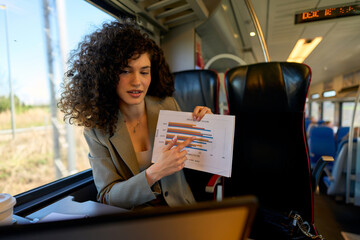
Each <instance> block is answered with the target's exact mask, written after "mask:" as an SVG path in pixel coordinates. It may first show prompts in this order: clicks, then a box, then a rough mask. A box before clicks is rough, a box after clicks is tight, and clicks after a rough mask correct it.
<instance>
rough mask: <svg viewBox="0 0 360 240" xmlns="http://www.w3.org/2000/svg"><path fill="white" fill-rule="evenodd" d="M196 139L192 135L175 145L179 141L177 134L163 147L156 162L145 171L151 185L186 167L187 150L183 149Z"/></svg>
mask: <svg viewBox="0 0 360 240" xmlns="http://www.w3.org/2000/svg"><path fill="white" fill-rule="evenodd" d="M194 139H195V137H190V138H188V139H186V140H185V141H184V142H182V143H180V144H178V145H177V146H175V145H176V143H177V136H176V135H175V137H174V138H173V139H172V140H171V141H170V142H169V143H168V144H167V145H166V146H165V147H164V148H163V151H162V153H161V154H160V156H159V159H157V161H156V163H154V164H153V165H151V166H150V167H149V168H148V169H146V171H145V174H146V178H147V180H148V183H149V185H150V186H152V185H153V184H154V183H155V182H157V181H159V180H160V179H161V178H163V177H166V176H169V175H171V174H173V173H175V172H178V171H180V170H181V169H183V168H184V166H185V161H186V160H187V158H186V154H187V151H186V150H183V149H184V148H185V147H186V146H188V145H189V144H190V143H191V142H192V141H194ZM174 146H175V147H174Z"/></svg>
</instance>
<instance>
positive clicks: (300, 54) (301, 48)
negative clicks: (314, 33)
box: [286, 37, 322, 63]
mask: <svg viewBox="0 0 360 240" xmlns="http://www.w3.org/2000/svg"><path fill="white" fill-rule="evenodd" d="M321 40H322V37H316V38H314V39H312V40H309V39H305V38H301V39H299V40H298V41H297V43H296V44H295V47H294V49H293V50H292V52H291V53H290V55H289V57H288V59H287V60H286V61H288V62H298V63H302V62H304V61H305V59H306V58H307V57H308V56H309V55H310V53H311V52H312V51H313V50H314V49H315V48H316V46H317V45H318V44H319V43H320V42H321Z"/></svg>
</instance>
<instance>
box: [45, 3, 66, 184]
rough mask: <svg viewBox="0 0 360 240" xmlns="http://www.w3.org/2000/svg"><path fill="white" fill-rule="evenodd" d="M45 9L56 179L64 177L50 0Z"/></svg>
mask: <svg viewBox="0 0 360 240" xmlns="http://www.w3.org/2000/svg"><path fill="white" fill-rule="evenodd" d="M43 7H44V24H45V37H46V47H47V60H48V78H49V86H50V109H51V124H52V129H53V144H54V147H53V149H54V166H55V170H56V177H57V178H60V177H62V175H63V171H64V169H63V167H62V162H61V156H60V141H59V137H60V134H59V126H58V124H57V121H58V120H57V108H56V98H55V83H54V70H53V61H54V59H53V54H52V53H53V49H52V45H51V29H50V16H49V15H50V13H49V12H50V6H49V3H48V0H43Z"/></svg>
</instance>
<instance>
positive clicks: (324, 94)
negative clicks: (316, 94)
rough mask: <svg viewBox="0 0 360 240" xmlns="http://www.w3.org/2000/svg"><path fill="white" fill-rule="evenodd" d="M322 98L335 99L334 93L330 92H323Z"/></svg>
mask: <svg viewBox="0 0 360 240" xmlns="http://www.w3.org/2000/svg"><path fill="white" fill-rule="evenodd" d="M322 95H323V97H335V96H336V91H334V90H331V91H326V92H323V94H322Z"/></svg>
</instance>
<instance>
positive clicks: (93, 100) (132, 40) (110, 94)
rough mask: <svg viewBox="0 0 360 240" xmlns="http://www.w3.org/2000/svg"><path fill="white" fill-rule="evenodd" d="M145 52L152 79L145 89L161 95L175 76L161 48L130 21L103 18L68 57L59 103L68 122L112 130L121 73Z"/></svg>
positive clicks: (166, 93)
mask: <svg viewBox="0 0 360 240" xmlns="http://www.w3.org/2000/svg"><path fill="white" fill-rule="evenodd" d="M143 53H148V54H149V56H150V61H151V83H150V86H149V89H148V92H147V94H148V95H151V96H157V97H160V98H165V97H166V96H171V95H172V93H173V92H174V77H173V75H172V73H171V72H170V69H169V66H168V64H167V63H166V61H165V57H164V53H163V51H162V50H161V48H160V47H159V46H157V44H156V43H155V42H154V41H153V40H152V39H151V38H150V37H149V35H148V34H146V33H143V32H142V31H140V28H139V27H138V26H137V25H136V24H134V22H133V21H130V20H124V21H123V22H119V21H113V22H110V23H104V24H103V26H102V28H101V29H99V30H97V31H95V32H94V33H92V34H90V35H88V36H86V37H85V39H84V41H82V42H81V43H79V46H78V48H77V49H76V50H74V51H72V53H71V57H70V59H69V66H70V68H69V70H68V71H67V72H66V73H65V79H64V83H63V84H62V88H63V92H62V94H61V98H60V101H59V103H58V107H59V108H60V110H61V111H62V112H63V113H65V116H64V120H65V119H69V122H70V123H71V124H74V123H75V124H76V125H78V126H85V127H89V128H97V129H100V130H103V131H104V132H108V133H110V135H113V133H114V132H115V128H116V123H117V119H118V111H119V101H120V100H119V97H118V95H117V92H116V87H117V85H118V82H119V74H120V72H121V70H122V69H123V68H125V67H126V66H127V65H128V60H129V59H131V58H132V57H133V56H136V55H139V54H143Z"/></svg>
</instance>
